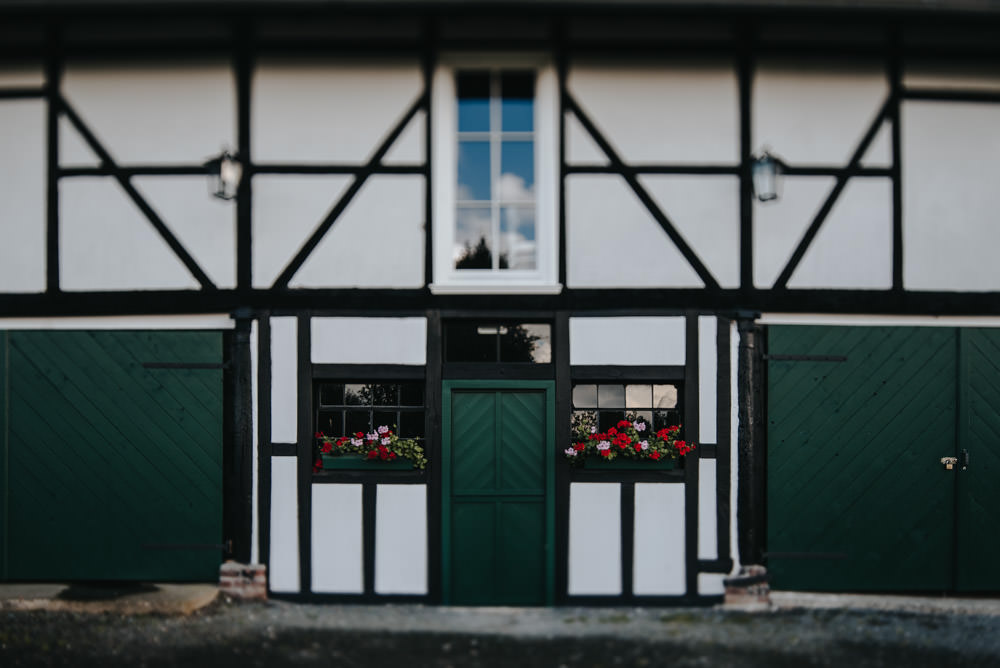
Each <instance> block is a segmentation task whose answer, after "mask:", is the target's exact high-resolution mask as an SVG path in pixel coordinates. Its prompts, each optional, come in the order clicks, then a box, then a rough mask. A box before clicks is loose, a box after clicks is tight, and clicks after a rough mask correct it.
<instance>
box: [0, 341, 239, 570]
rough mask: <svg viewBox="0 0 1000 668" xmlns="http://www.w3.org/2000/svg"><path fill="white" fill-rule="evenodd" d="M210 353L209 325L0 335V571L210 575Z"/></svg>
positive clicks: (214, 518) (214, 539) (215, 530)
mask: <svg viewBox="0 0 1000 668" xmlns="http://www.w3.org/2000/svg"><path fill="white" fill-rule="evenodd" d="M221 362H222V335H221V334H220V333H218V332H177V331H174V332H132V331H89V332H83V331H44V332H41V331H31V332H27V331H26V332H0V370H2V372H3V379H4V380H3V383H2V384H0V387H2V389H0V392H2V393H3V396H2V397H0V406H2V407H3V410H2V411H0V434H2V438H3V448H4V457H3V461H4V463H5V464H6V468H5V470H4V471H2V473H3V478H2V480H3V485H2V490H0V491H2V493H3V495H2V504H3V506H4V507H3V511H4V516H5V517H6V521H5V522H4V524H3V527H2V532H0V541H2V548H3V549H2V553H0V554H2V556H0V566H2V569H3V570H2V576H3V579H5V580H133V579H134V580H146V581H177V580H204V581H210V580H215V579H216V578H217V577H218V565H219V562H220V552H219V550H218V548H217V547H216V548H214V549H213V548H211V547H210V546H212V545H218V544H219V543H220V542H221V539H222V492H221V489H222V386H223V383H222V371H221V364H220V363H221ZM199 366H200V367H201V368H198V367H199Z"/></svg>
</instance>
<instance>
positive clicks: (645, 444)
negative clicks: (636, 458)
mask: <svg viewBox="0 0 1000 668" xmlns="http://www.w3.org/2000/svg"><path fill="white" fill-rule="evenodd" d="M639 447H640V448H642V449H643V450H649V441H639Z"/></svg>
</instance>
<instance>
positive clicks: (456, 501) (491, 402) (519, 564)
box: [442, 381, 554, 605]
mask: <svg viewBox="0 0 1000 668" xmlns="http://www.w3.org/2000/svg"><path fill="white" fill-rule="evenodd" d="M524 385H525V384H521V383H513V384H510V383H504V382H502V381H496V382H492V383H482V384H478V387H470V386H469V385H468V384H467V383H463V382H460V381H453V382H450V383H446V385H445V392H444V399H445V407H446V410H445V425H446V427H445V434H444V461H445V468H444V474H445V480H446V485H445V492H444V494H445V499H444V518H443V519H444V526H443V528H444V530H443V532H442V533H443V539H444V546H443V549H444V556H445V559H444V599H445V603H454V604H460V605H544V604H546V603H551V602H552V587H553V582H552V581H553V574H552V570H553V561H552V538H551V537H552V521H553V508H554V506H553V499H552V463H551V460H552V456H553V450H552V448H551V447H549V444H551V443H552V428H553V427H552V409H553V403H552V401H553V399H552V383H550V382H545V383H532V384H530V385H531V386H529V387H525V386H524Z"/></svg>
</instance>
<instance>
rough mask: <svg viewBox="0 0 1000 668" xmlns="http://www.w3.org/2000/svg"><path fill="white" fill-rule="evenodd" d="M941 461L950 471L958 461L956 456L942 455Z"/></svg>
mask: <svg viewBox="0 0 1000 668" xmlns="http://www.w3.org/2000/svg"><path fill="white" fill-rule="evenodd" d="M941 463H942V464H944V467H945V468H946V469H948V470H949V471H950V470H952V469H953V468H955V464H957V463H958V457H942V458H941Z"/></svg>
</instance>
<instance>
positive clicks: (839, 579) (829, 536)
mask: <svg viewBox="0 0 1000 668" xmlns="http://www.w3.org/2000/svg"><path fill="white" fill-rule="evenodd" d="M768 356H769V362H768V442H767V447H768V454H767V466H768V476H767V486H768V494H767V504H768V511H767V512H768V518H767V521H768V527H767V536H768V544H767V551H768V553H769V555H770V556H769V558H768V567H769V571H770V572H771V575H772V583H773V584H774V586H775V587H776V588H781V589H798V588H801V589H813V590H831V591H848V590H856V591H863V590H925V591H927V590H930V591H947V590H964V591H988V590H998V589H1000V576H998V575H997V574H996V572H995V571H996V569H995V567H994V566H993V563H994V561H995V559H994V555H995V554H996V553H997V550H998V549H1000V538H998V536H1000V486H998V485H997V482H996V481H997V474H998V473H1000V334H998V333H997V332H995V331H991V330H957V329H953V328H943V327H926V328H912V327H910V328H905V327H867V328H865V327H819V326H817V327H801V326H796V327H770V328H769V337H768ZM963 451H968V452H969V467H968V469H967V470H962V468H961V465H960V464H959V465H958V466H956V467H955V468H953V469H951V470H948V469H947V468H946V467H945V466H944V465H942V463H941V458H942V457H959V458H961V456H962V453H963Z"/></svg>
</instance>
